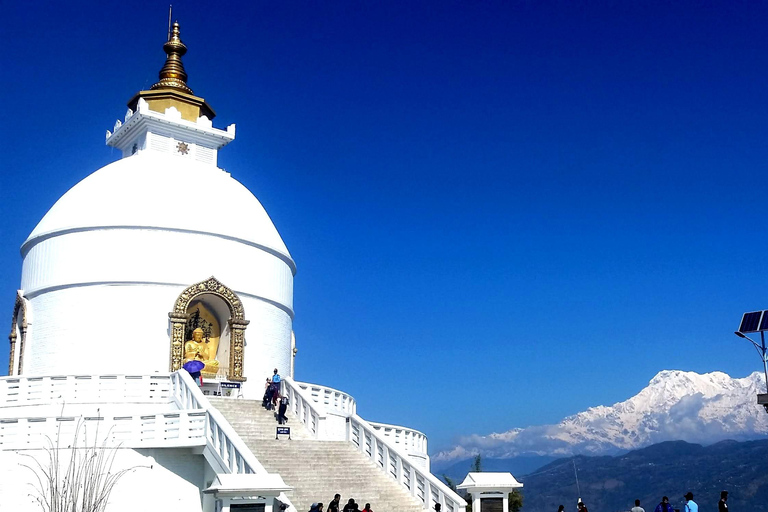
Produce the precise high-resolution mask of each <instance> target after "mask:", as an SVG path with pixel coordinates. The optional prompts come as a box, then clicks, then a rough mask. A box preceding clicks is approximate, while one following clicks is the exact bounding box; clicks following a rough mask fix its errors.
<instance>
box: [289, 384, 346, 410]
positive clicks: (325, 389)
mask: <svg viewBox="0 0 768 512" xmlns="http://www.w3.org/2000/svg"><path fill="white" fill-rule="evenodd" d="M293 382H294V383H295V384H296V385H297V386H299V387H300V388H302V389H303V390H304V391H307V392H308V393H309V394H310V395H312V393H311V391H309V390H310V389H313V390H314V389H316V390H318V391H320V392H322V393H323V394H324V395H326V394H328V395H337V396H338V397H339V398H340V400H341V401H342V402H344V403H346V404H348V406H347V407H344V406H342V407H341V408H340V409H339V408H337V410H341V411H343V412H345V413H351V414H354V413H356V412H357V401H356V400H355V397H353V396H352V395H350V394H349V393H345V392H344V391H341V390H339V389H335V388H332V387H329V386H323V385H321V384H312V383H311V382H299V381H296V380H294V381H293ZM313 401H314V402H315V403H318V402H317V401H315V400H313Z"/></svg>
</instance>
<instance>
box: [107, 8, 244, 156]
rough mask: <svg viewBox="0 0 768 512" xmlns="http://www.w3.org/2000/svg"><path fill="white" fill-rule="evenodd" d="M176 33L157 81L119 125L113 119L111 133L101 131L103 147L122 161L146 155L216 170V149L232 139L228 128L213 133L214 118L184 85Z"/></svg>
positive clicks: (137, 96)
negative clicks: (164, 155)
mask: <svg viewBox="0 0 768 512" xmlns="http://www.w3.org/2000/svg"><path fill="white" fill-rule="evenodd" d="M180 33H181V31H180V30H179V23H178V22H176V23H174V24H173V28H172V30H171V33H170V34H169V37H168V41H167V42H166V43H165V44H164V45H163V50H164V51H165V54H166V59H165V64H164V65H163V67H162V69H161V70H160V73H159V81H158V82H157V83H155V84H154V85H153V86H152V87H150V88H149V90H148V91H139V92H138V93H136V94H135V95H134V96H133V98H131V99H130V101H128V111H127V112H126V114H125V119H124V121H120V120H117V122H115V126H114V130H113V131H112V132H110V131H107V145H108V146H112V147H115V148H118V149H120V150H122V152H123V158H126V157H129V156H132V155H135V154H137V153H140V152H142V151H145V150H150V151H160V152H163V153H173V154H176V155H178V156H182V157H187V158H191V159H193V160H197V161H200V162H203V163H209V164H212V165H217V160H218V155H217V152H218V150H219V149H220V148H222V147H223V146H225V145H227V144H229V143H230V142H231V141H232V140H234V138H235V125H234V124H232V125H230V126H228V127H227V129H226V130H219V129H216V128H213V124H212V123H211V120H212V119H213V118H214V117H215V116H216V113H215V112H214V111H213V109H212V108H211V106H210V105H209V104H208V102H206V101H205V100H204V99H203V98H200V97H198V96H195V95H194V94H193V93H192V89H190V87H189V86H188V85H187V73H186V71H185V70H184V64H183V63H182V61H181V58H182V57H183V56H184V54H185V53H187V47H186V45H185V44H184V43H183V42H182V41H181V37H180Z"/></svg>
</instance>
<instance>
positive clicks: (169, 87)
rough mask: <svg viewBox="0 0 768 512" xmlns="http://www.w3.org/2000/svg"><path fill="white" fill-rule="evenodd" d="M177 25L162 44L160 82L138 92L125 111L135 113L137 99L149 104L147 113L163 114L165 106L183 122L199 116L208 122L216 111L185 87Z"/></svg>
mask: <svg viewBox="0 0 768 512" xmlns="http://www.w3.org/2000/svg"><path fill="white" fill-rule="evenodd" d="M180 34H181V31H180V30H179V23H178V22H176V23H174V24H173V29H172V30H171V33H170V36H169V37H168V41H167V42H166V43H165V44H164V45H163V50H164V51H165V54H166V58H165V65H163V68H162V69H161V70H160V73H159V75H160V76H159V78H160V81H159V82H157V83H156V84H154V85H153V86H152V87H150V88H149V89H150V90H148V91H139V92H138V93H136V95H135V96H134V97H133V98H131V100H130V101H129V102H128V108H130V109H132V110H137V109H136V106H137V103H138V101H139V98H144V100H145V101H146V102H147V104H148V105H149V109H150V110H154V111H155V112H164V111H165V109H166V108H168V107H171V106H173V107H176V108H177V109H178V110H179V112H181V117H182V119H186V120H187V121H193V122H194V121H197V118H198V117H200V116H205V117H207V118H208V119H213V118H214V117H216V112H214V111H213V109H212V108H211V106H210V105H209V104H208V103H207V102H206V101H205V100H204V99H203V98H200V97H198V96H195V95H194V94H193V93H192V89H190V88H189V86H188V85H187V73H186V71H184V64H183V63H182V62H181V58H182V57H183V56H184V54H185V53H187V46H186V45H185V44H184V43H182V42H181V37H180Z"/></svg>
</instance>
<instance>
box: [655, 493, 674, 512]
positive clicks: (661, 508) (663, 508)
mask: <svg viewBox="0 0 768 512" xmlns="http://www.w3.org/2000/svg"><path fill="white" fill-rule="evenodd" d="M673 511H674V509H673V508H672V505H670V504H669V498H667V497H666V496H664V497H663V498H661V503H659V504H658V505H656V510H654V511H653V512H673Z"/></svg>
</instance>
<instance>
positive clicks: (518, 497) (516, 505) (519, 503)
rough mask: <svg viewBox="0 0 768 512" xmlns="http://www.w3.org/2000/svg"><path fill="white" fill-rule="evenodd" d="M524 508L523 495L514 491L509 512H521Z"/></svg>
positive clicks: (511, 495) (510, 498) (510, 499)
mask: <svg viewBox="0 0 768 512" xmlns="http://www.w3.org/2000/svg"><path fill="white" fill-rule="evenodd" d="M522 508H523V493H522V492H520V491H517V490H515V491H512V492H511V493H509V512H520V510H521V509H522Z"/></svg>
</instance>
